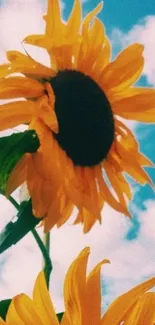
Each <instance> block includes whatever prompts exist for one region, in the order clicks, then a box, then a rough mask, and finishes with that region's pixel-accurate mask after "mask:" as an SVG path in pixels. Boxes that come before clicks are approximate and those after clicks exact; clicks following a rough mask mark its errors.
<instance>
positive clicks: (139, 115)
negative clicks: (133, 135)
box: [118, 108, 155, 123]
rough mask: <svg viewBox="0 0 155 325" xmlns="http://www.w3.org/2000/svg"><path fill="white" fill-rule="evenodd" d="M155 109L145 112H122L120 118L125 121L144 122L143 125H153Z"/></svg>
mask: <svg viewBox="0 0 155 325" xmlns="http://www.w3.org/2000/svg"><path fill="white" fill-rule="evenodd" d="M154 111H155V109H154V108H153V109H150V110H148V111H147V110H146V111H145V112H128V113H126V112H124V113H121V114H118V115H120V116H121V117H123V118H125V119H127V120H133V121H138V122H144V123H150V122H151V123H154V122H155V114H154Z"/></svg>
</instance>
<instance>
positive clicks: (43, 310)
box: [33, 272, 59, 325]
mask: <svg viewBox="0 0 155 325" xmlns="http://www.w3.org/2000/svg"><path fill="white" fill-rule="evenodd" d="M33 301H34V303H35V305H36V307H37V309H38V311H39V316H40V318H41V320H42V322H43V324H46V325H51V323H52V325H59V322H58V319H57V316H56V313H55V310H54V307H53V304H52V301H51V298H50V295H49V292H48V290H47V286H46V282H45V277H44V273H43V272H40V273H39V275H38V277H37V279H36V283H35V286H34V290H33ZM36 325H37V324H36Z"/></svg>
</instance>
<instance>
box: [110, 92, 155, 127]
mask: <svg viewBox="0 0 155 325" xmlns="http://www.w3.org/2000/svg"><path fill="white" fill-rule="evenodd" d="M112 110H113V112H114V114H116V115H119V116H121V117H125V118H126V117H127V118H129V117H130V118H131V117H132V119H134V114H135V120H136V117H137V116H139V117H140V116H142V118H143V120H144V119H145V117H146V120H147V116H148V111H149V112H150V113H151V112H152V122H155V114H154V115H153V111H154V110H155V90H153V89H152V91H151V89H150V91H149V92H144V94H143V93H141V94H138V95H135V96H132V97H127V98H124V99H121V100H119V101H117V102H115V103H113V105H112ZM150 113H149V115H150ZM128 114H129V115H128ZM128 116H129V117H128ZM149 117H150V116H149Z"/></svg>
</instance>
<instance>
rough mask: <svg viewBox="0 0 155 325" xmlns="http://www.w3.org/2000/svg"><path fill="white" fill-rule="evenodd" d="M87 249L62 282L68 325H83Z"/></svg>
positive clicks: (72, 265) (85, 311) (75, 261)
mask: <svg viewBox="0 0 155 325" xmlns="http://www.w3.org/2000/svg"><path fill="white" fill-rule="evenodd" d="M88 256H89V248H85V249H84V250H83V251H82V252H81V253H80V255H79V256H78V257H77V258H76V259H75V260H74V262H73V263H72V264H71V266H70V268H69V270H68V272H67V275H66V278H65V282H64V298H65V310H66V313H65V314H66V316H67V318H68V320H69V324H76V325H81V324H83V314H84V313H87V310H85V294H86V267H87V261H88Z"/></svg>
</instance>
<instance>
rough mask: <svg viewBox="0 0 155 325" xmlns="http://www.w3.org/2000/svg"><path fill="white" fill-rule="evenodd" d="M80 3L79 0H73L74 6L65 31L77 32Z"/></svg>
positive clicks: (79, 20) (79, 22)
mask: <svg viewBox="0 0 155 325" xmlns="http://www.w3.org/2000/svg"><path fill="white" fill-rule="evenodd" d="M81 14H82V13H81V3H80V0H74V6H73V9H72V12H71V14H70V17H69V19H68V22H67V32H68V34H70V33H72V34H74V35H76V34H77V33H79V29H80V25H81Z"/></svg>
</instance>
